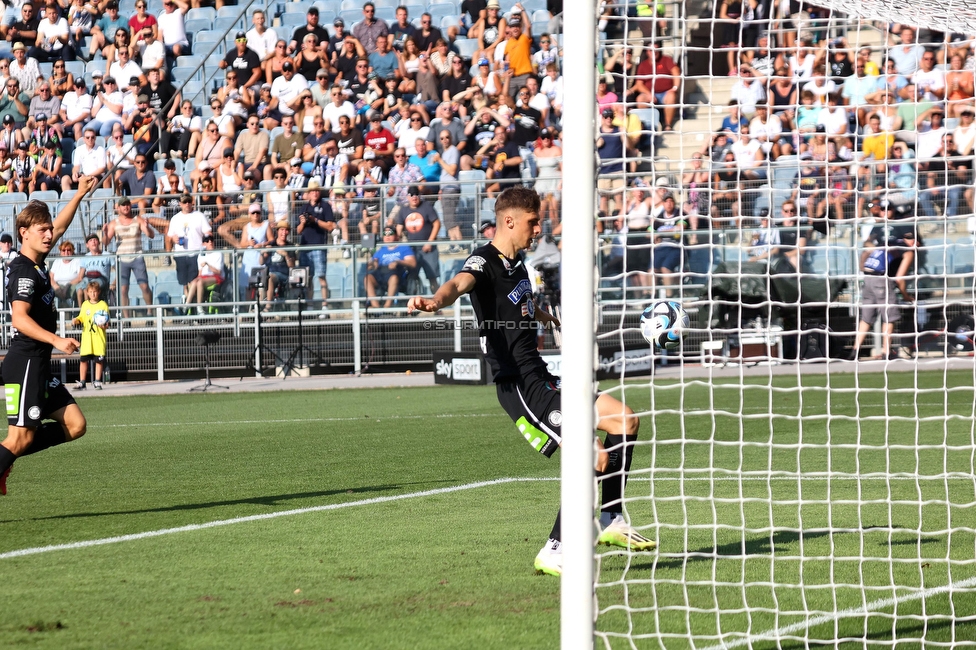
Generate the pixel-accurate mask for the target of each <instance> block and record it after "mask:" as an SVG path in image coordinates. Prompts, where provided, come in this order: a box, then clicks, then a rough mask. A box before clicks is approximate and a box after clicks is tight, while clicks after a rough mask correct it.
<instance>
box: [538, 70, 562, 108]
mask: <svg viewBox="0 0 976 650" xmlns="http://www.w3.org/2000/svg"><path fill="white" fill-rule="evenodd" d="M539 93H540V94H543V95H545V96H546V97H548V98H549V104H550V105H551V106H556V107H560V106H562V105H563V78H562V76H561V75H560V76H558V77H556V80H555V81H553V80H552V79H550V78H549V75H546V77H545V78H544V79H543V80H542V85H541V86H539Z"/></svg>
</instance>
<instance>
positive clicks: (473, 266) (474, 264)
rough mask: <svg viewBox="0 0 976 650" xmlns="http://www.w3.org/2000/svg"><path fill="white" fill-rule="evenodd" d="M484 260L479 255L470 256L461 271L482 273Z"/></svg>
mask: <svg viewBox="0 0 976 650" xmlns="http://www.w3.org/2000/svg"><path fill="white" fill-rule="evenodd" d="M485 261H486V260H485V258H483V257H481V256H480V255H472V256H471V257H469V258H468V259H467V260H465V262H464V266H463V267H461V270H462V271H478V272H481V271H484V270H485Z"/></svg>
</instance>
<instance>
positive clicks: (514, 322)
mask: <svg viewBox="0 0 976 650" xmlns="http://www.w3.org/2000/svg"><path fill="white" fill-rule="evenodd" d="M539 203H540V202H539V195H538V194H537V193H536V192H535V191H534V190H530V189H528V188H524V187H512V188H509V189H507V190H505V191H504V192H502V193H501V195H499V197H498V200H497V201H496V202H495V217H496V232H495V236H494V239H492V241H491V242H490V243H488V244H485V245H484V246H482V247H480V248H478V249H476V250H475V251H474V252H473V253H472V254H471V256H470V257H468V259H467V260H465V262H464V267H463V268H462V269H461V271H460V272H459V273H458V274H457V275H455V276H454V277H453V278H451V279H450V280H448V281H447V282H445V283H444V284H442V285H441V287H440V289H438V290H437V293H436V294H434V297H433V298H424V297H420V296H417V297H413V298H411V299H410V301H409V302H408V303H407V309H408V310H421V311H426V312H436V311H438V310H439V309H443V308H444V307H447V306H449V305H452V304H454V302H455V301H456V300H457V299H458V298H460V297H461V296H462V295H464V294H466V293H467V294H470V295H471V304H472V306H473V307H474V312H475V316H476V318H477V319H478V325H479V329H480V336H481V350H482V352H484V354H485V358H486V360H487V361H488V364H489V366H490V367H491V372H492V376H493V378H494V382H495V386H496V390H497V394H498V401H499V403H500V404H501V405H502V408H504V409H505V411H506V412H507V413H508V415H509V416H510V417H511V418H512V420H514V421H515V425H516V426H517V427H518V430H519V431H520V432H521V433H522V434H523V435H524V436H525V439H526V440H528V441H529V444H530V445H532V447H533V448H534V449H535V450H536V451H538V452H540V453H541V454H542V455H544V456H546V457H547V458H548V457H550V456H552V454H553V452H555V451H556V448H557V447H558V446H559V445H560V443H561V441H562V438H561V426H562V411H561V410H560V392H559V380H558V379H557V378H556V377H553V376H552V375H550V374H549V372H548V370H547V369H546V362H545V361H544V360H543V359H542V356H541V355H540V354H539V352H538V350H537V348H536V342H537V338H536V336H537V328H538V327H540V326H542V327H545V326H548V325H555V326H558V325H559V322H558V321H557V320H556V319H555V318H554V317H553V316H552V315H550V314H548V313H546V312H545V311H544V310H542V309H537V308H536V305H535V302H534V301H533V297H532V283H531V282H530V280H529V274H528V272H527V271H526V268H525V260H524V257H523V254H522V251H523V250H525V249H526V248H528V247H529V246H530V245H531V244H532V240H534V239H535V238H536V237H538V236H539V234H540V233H541V228H540V226H539ZM596 409H597V429H599V430H601V431H604V432H606V434H607V436H606V439H605V440H604V442H603V444H602V445H599V448H600V451H599V454H598V458H597V467H596V469H597V472H598V476H599V477H600V480H601V482H602V484H603V507H602V512H601V514H600V525H601V528H602V531H601V532H600V536H599V537H598V541H599V543H601V544H607V545H613V546H620V547H622V548H627V549H630V550H633V551H650V550H652V549H654V548H655V547H656V546H657V543H656V542H655V541H653V540H650V539H648V538H646V537H644V536H643V535H641V534H640V533H639V532H638V531H637V530H635V529H634V528H632V527H631V526H630V524H628V523H627V521H626V520H625V519H624V517H623V514H622V512H623V499H622V496H623V487H624V483H625V482H626V478H627V474H628V473H629V471H630V464H631V458H632V452H633V445H634V443H635V441H636V440H637V430H638V428H639V426H640V420H639V419H638V418H637V416H636V415H635V414H634V412H633V410H631V408H630V407H629V406H626V405H624V404H622V403H621V402H619V401H618V400H617V399H615V398H613V397H611V396H610V395H607V394H600V395H598V396H597V398H596ZM598 442H599V441H598ZM560 540H561V537H560V520H559V515H558V514H557V515H556V523H555V524H554V525H553V527H552V532H550V533H549V541H548V542H546V545H545V546H544V547H543V548H542V550H541V551H539V554H538V555H537V556H536V558H535V569H536V571H537V572H539V573H548V574H549V575H555V576H558V575H561V574H562V567H563V561H562V542H561V541H560Z"/></svg>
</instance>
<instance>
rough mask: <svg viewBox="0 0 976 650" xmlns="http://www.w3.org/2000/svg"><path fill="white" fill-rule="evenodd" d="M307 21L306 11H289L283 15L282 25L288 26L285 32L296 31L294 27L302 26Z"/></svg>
mask: <svg viewBox="0 0 976 650" xmlns="http://www.w3.org/2000/svg"><path fill="white" fill-rule="evenodd" d="M305 22H306V18H305V12H302V13H287V14H282V16H281V26H282V27H288V28H289V29H287V30H285V33H289V34H290V33H291V32H293V31H294V29H293V28H297V27H301V26H302V25H304V24H305Z"/></svg>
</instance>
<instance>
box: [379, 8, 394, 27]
mask: <svg viewBox="0 0 976 650" xmlns="http://www.w3.org/2000/svg"><path fill="white" fill-rule="evenodd" d="M376 17H377V18H379V19H380V20H385V21H386V23H387V24H388V25H392V24H393V23H394V22H396V9H394V8H393V7H376Z"/></svg>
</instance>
